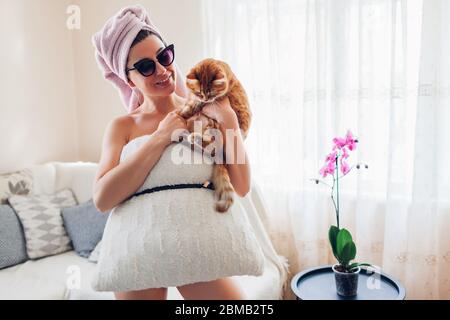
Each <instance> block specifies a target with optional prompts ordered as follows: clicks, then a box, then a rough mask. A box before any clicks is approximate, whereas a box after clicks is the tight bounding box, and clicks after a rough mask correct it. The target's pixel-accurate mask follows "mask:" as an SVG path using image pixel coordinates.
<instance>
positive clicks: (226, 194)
mask: <svg viewBox="0 0 450 320" xmlns="http://www.w3.org/2000/svg"><path fill="white" fill-rule="evenodd" d="M232 205H233V191H223V192H220V193H219V195H218V200H217V202H216V206H215V209H216V211H217V212H219V213H225V212H227V211H228V209H230V207H231V206H232Z"/></svg>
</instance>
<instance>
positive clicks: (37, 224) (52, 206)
mask: <svg viewBox="0 0 450 320" xmlns="http://www.w3.org/2000/svg"><path fill="white" fill-rule="evenodd" d="M8 200H9V202H10V204H11V206H12V207H13V209H14V211H15V212H16V213H17V215H18V216H19V219H20V221H21V222H22V226H23V228H24V232H25V239H26V247H27V253H28V256H29V257H30V259H37V258H42V257H45V256H50V255H54V254H57V253H61V252H65V251H67V250H70V249H71V245H70V239H69V237H68V236H67V233H66V230H65V229H64V225H63V220H62V217H61V209H62V208H65V207H70V206H75V205H76V204H77V202H76V199H75V198H74V196H73V194H72V191H71V190H70V189H64V190H62V191H59V192H57V193H56V194H51V195H45V194H42V195H26V196H23V195H14V196H12V197H10V198H9V199H8Z"/></svg>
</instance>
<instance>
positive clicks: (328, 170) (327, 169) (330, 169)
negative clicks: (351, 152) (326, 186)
mask: <svg viewBox="0 0 450 320" xmlns="http://www.w3.org/2000/svg"><path fill="white" fill-rule="evenodd" d="M334 170H336V165H335V163H334V161H330V162H328V163H327V164H326V165H325V166H323V167H322V169H320V171H319V173H320V174H321V175H322V177H324V178H325V177H326V176H327V175H328V174H331V175H333V174H334Z"/></svg>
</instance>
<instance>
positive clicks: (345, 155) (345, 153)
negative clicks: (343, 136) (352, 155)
mask: <svg viewBox="0 0 450 320" xmlns="http://www.w3.org/2000/svg"><path fill="white" fill-rule="evenodd" d="M342 150H343V151H342V158H343V159H347V158H348V157H349V154H348V151H347V148H342Z"/></svg>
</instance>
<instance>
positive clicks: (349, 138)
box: [345, 130, 356, 151]
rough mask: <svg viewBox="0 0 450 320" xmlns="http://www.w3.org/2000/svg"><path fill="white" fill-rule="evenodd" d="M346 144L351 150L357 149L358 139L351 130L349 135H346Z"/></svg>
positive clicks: (348, 132)
mask: <svg viewBox="0 0 450 320" xmlns="http://www.w3.org/2000/svg"><path fill="white" fill-rule="evenodd" d="M345 144H346V145H347V146H348V148H349V150H350V151H353V150H355V149H356V139H355V138H354V137H353V134H352V132H351V131H350V130H348V131H347V135H346V137H345Z"/></svg>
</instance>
